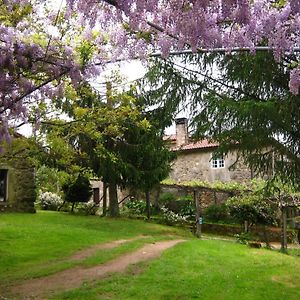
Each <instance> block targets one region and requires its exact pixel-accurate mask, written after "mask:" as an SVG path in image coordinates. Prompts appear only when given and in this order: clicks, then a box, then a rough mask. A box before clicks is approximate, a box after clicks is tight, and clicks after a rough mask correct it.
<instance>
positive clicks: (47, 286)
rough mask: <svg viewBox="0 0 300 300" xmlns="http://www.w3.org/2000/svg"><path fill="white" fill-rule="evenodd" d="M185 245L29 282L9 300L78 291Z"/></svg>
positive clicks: (166, 244)
mask: <svg viewBox="0 0 300 300" xmlns="http://www.w3.org/2000/svg"><path fill="white" fill-rule="evenodd" d="M184 241H185V240H180V239H177V240H169V241H161V242H156V243H152V244H147V245H144V246H143V247H142V248H140V249H138V250H136V251H134V252H132V253H128V254H125V255H122V256H120V257H118V258H116V259H114V260H111V261H109V262H107V263H104V264H102V265H98V266H94V267H91V268H83V267H75V268H71V269H67V270H64V271H62V272H58V273H55V274H52V275H49V276H46V277H42V278H36V279H32V280H27V281H24V282H21V283H20V284H18V285H16V286H14V287H12V288H11V290H10V295H11V296H12V297H13V298H9V299H27V300H29V299H39V300H41V299H47V297H46V296H45V295H47V294H55V293H58V292H62V291H67V290H71V289H75V288H78V287H80V285H81V284H82V283H83V282H90V281H93V280H97V279H102V278H105V277H107V276H108V275H109V274H111V273H116V272H119V273H121V272H124V271H126V269H127V268H128V267H129V266H130V265H134V264H137V263H139V262H143V261H147V260H150V259H154V258H156V257H159V256H160V254H161V253H162V252H163V251H164V250H167V249H169V248H171V247H173V246H175V245H176V244H178V243H181V242H184ZM102 246H103V245H102ZM99 247H100V245H99ZM45 297H46V298H45Z"/></svg>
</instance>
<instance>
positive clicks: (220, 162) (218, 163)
mask: <svg viewBox="0 0 300 300" xmlns="http://www.w3.org/2000/svg"><path fill="white" fill-rule="evenodd" d="M211 167H212V168H213V169H219V168H225V160H224V157H223V156H219V157H213V158H212V160H211Z"/></svg>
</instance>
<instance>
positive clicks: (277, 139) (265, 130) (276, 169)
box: [144, 52, 300, 185]
mask: <svg viewBox="0 0 300 300" xmlns="http://www.w3.org/2000/svg"><path fill="white" fill-rule="evenodd" d="M178 60H180V58H178V57H176V58H174V59H173V58H169V59H168V60H158V59H157V60H156V61H153V62H152V65H150V70H149V73H148V77H146V79H144V84H145V82H146V83H147V84H149V85H150V86H151V100H152V104H159V105H160V104H161V105H162V106H163V107H169V108H173V106H177V107H178V105H179V103H181V104H182V105H183V106H187V105H190V107H191V110H192V113H191V114H192V118H193V120H192V121H193V124H192V126H193V127H194V128H195V131H194V137H195V138H203V137H206V138H207V137H208V138H211V139H212V140H214V141H217V142H219V144H220V147H219V151H220V152H222V153H224V154H226V153H228V152H229V151H231V150H235V151H238V153H239V159H240V160H243V161H244V162H245V163H246V164H247V165H248V166H249V167H250V168H251V169H252V170H253V172H254V174H255V175H256V174H259V175H267V176H269V177H270V176H272V175H274V174H276V176H279V177H280V178H281V180H282V181H283V182H288V181H290V182H292V183H293V184H294V185H297V184H299V185H300V171H299V170H300V167H299V166H300V158H299V151H298V147H297V146H295V145H299V135H298V131H297V130H295V129H296V128H299V127H300V123H299V122H300V118H299V113H300V111H299V108H300V105H299V104H300V96H299V95H297V96H295V95H293V94H292V93H291V92H290V91H289V73H290V66H292V65H293V64H294V63H297V62H298V61H299V54H291V55H286V56H285V57H284V58H283V59H282V60H281V62H280V63H278V62H277V61H275V59H274V56H273V55H272V54H271V53H268V52H257V53H256V54H255V55H250V54H249V53H241V52H240V53H231V55H224V54H222V53H217V54H216V53H213V54H199V53H197V54H194V55H184V56H182V57H181V60H180V61H178ZM216 69H218V72H216ZM147 84H145V86H147V88H148V85H147ZM169 91H171V92H170V93H169ZM161 95H164V96H163V97H161ZM186 99H189V102H188V103H187V102H186ZM183 102H184V103H183ZM159 105H158V106H159ZM170 110H171V109H170ZM162 111H163V110H162ZM167 111H168V110H167ZM233 167H234V166H233Z"/></svg>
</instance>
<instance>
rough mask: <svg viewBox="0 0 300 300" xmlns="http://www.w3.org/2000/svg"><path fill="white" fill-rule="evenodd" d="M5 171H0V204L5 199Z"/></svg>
mask: <svg viewBox="0 0 300 300" xmlns="http://www.w3.org/2000/svg"><path fill="white" fill-rule="evenodd" d="M6 190H7V170H3V169H0V203H1V202H6V200H7V199H6V198H7V192H6Z"/></svg>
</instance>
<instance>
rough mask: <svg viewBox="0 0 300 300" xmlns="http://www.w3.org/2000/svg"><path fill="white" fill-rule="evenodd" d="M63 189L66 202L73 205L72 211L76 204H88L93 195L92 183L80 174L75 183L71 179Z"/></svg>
mask: <svg viewBox="0 0 300 300" xmlns="http://www.w3.org/2000/svg"><path fill="white" fill-rule="evenodd" d="M62 188H63V191H64V193H65V200H66V201H68V202H71V203H72V211H73V208H74V204H75V203H77V202H88V201H89V200H90V197H91V196H92V194H93V192H92V188H91V185H90V181H89V179H88V178H87V177H86V176H84V175H83V174H79V175H78V176H77V178H76V180H75V181H74V180H72V178H71V177H70V178H69V180H68V181H67V182H65V183H64V185H63V186H62Z"/></svg>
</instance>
